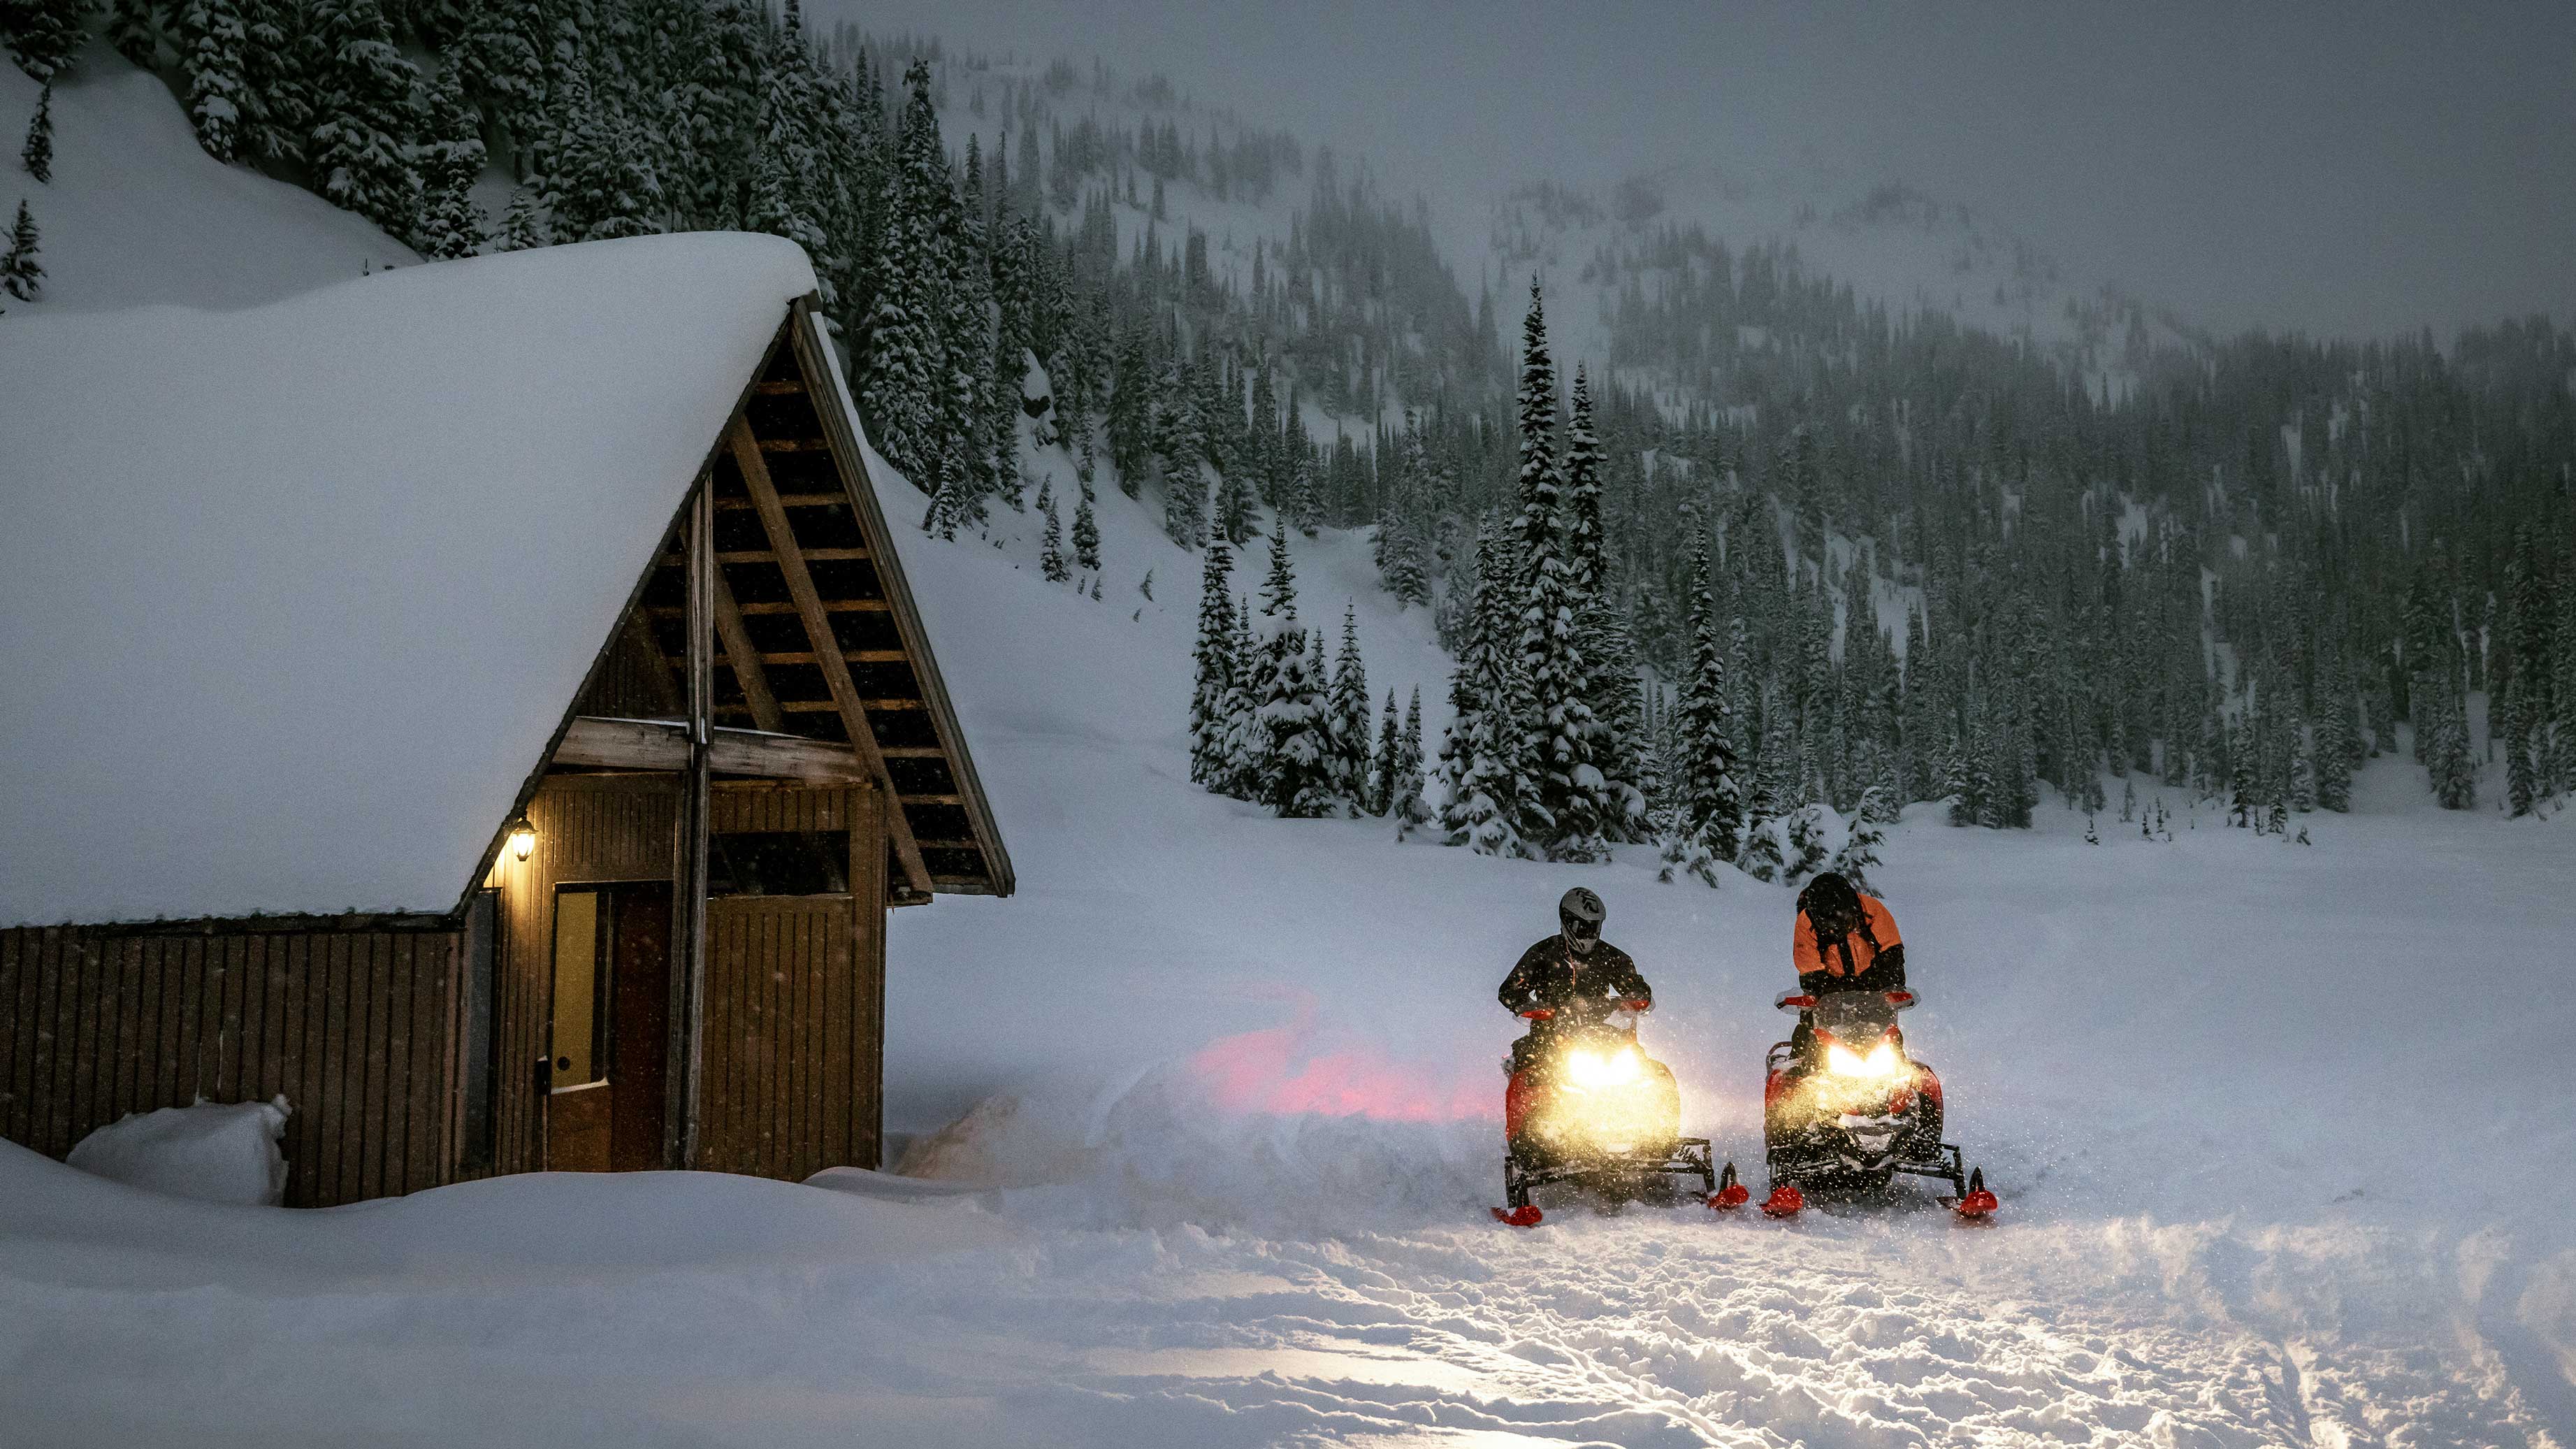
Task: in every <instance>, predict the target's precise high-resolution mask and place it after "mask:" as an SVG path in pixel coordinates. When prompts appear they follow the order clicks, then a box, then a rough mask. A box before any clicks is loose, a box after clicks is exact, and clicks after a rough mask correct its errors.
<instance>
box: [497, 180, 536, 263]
mask: <svg viewBox="0 0 2576 1449" xmlns="http://www.w3.org/2000/svg"><path fill="white" fill-rule="evenodd" d="M493 245H494V247H495V249H496V250H499V251H505V252H523V251H526V250H527V249H528V248H530V247H541V246H544V245H546V225H545V223H544V222H542V221H540V220H539V219H538V218H537V194H536V190H535V188H533V187H527V186H521V187H518V188H516V189H514V190H512V191H511V193H510V206H509V209H508V210H507V211H505V212H503V213H502V214H501V235H500V237H499V238H498V239H497V240H495V242H494V243H493Z"/></svg>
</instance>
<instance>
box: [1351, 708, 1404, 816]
mask: <svg viewBox="0 0 2576 1449" xmlns="http://www.w3.org/2000/svg"><path fill="white" fill-rule="evenodd" d="M1401 731H1402V726H1401V725H1400V724H1399V723H1398V721H1397V717H1396V713H1395V691H1394V690H1392V689H1390V690H1388V691H1387V692H1386V714H1385V716H1384V717H1383V719H1382V720H1381V721H1380V723H1379V725H1378V732H1377V748H1376V750H1375V751H1373V752H1372V753H1371V754H1370V756H1369V773H1368V790H1367V792H1366V794H1365V795H1363V796H1362V798H1361V801H1360V809H1361V810H1363V811H1365V812H1367V813H1368V814H1371V815H1384V814H1385V813H1386V812H1387V811H1388V810H1389V809H1391V808H1392V807H1393V806H1394V804H1395V790H1396V788H1397V786H1396V775H1397V765H1396V762H1397V759H1398V755H1399V752H1400V751H1401V749H1402V748H1403V746H1402V743H1401V737H1402V736H1401Z"/></svg>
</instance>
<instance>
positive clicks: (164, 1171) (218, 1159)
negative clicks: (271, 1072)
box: [63, 1096, 288, 1207]
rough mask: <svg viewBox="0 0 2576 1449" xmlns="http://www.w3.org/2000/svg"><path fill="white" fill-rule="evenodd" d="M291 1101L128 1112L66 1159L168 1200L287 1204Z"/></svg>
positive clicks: (97, 1174) (201, 1103)
mask: <svg viewBox="0 0 2576 1449" xmlns="http://www.w3.org/2000/svg"><path fill="white" fill-rule="evenodd" d="M287 1111H288V1106H287V1101H286V1098H284V1097H282V1096H281V1097H278V1098H276V1099H275V1100H273V1101H267V1102H209V1101H206V1100H204V1099H202V1098H200V1099H199V1100H198V1101H197V1103H196V1104H195V1105H194V1106H189V1107H162V1108H158V1109H156V1110H154V1111H150V1112H128V1113H126V1114H125V1115H124V1116H123V1117H121V1118H118V1119H117V1120H116V1121H114V1122H110V1123H108V1124H107V1125H106V1126H104V1127H101V1128H99V1129H98V1130H97V1131H94V1132H92V1133H90V1134H89V1135H88V1136H87V1137H84V1138H82V1139H81V1140H80V1141H78V1142H75V1143H73V1144H72V1150H71V1153H70V1155H69V1156H67V1157H65V1158H64V1159H63V1160H64V1161H65V1162H67V1163H69V1164H71V1165H72V1166H74V1167H77V1168H79V1169H80V1170H81V1171H83V1172H86V1173H88V1174H90V1175H91V1176H93V1177H104V1178H108V1179H110V1180H112V1181H115V1182H122V1183H128V1184H130V1185H132V1186H135V1187H139V1188H143V1189H145V1190H146V1191H149V1192H157V1193H161V1194H164V1195H166V1196H169V1197H185V1198H195V1199H197V1200H198V1201H200V1202H222V1203H233V1204H236V1205H239V1206H242V1207H275V1206H277V1205H278V1204H279V1203H281V1202H284V1201H285V1200H286V1158H285V1156H284V1154H282V1153H280V1152H279V1151H278V1143H279V1142H281V1141H283V1140H284V1139H285V1136H286V1116H287Z"/></svg>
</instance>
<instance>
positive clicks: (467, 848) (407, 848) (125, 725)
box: [0, 233, 814, 925]
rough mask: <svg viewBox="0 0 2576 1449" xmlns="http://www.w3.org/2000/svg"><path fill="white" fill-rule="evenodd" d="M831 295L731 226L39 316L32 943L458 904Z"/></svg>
mask: <svg viewBox="0 0 2576 1449" xmlns="http://www.w3.org/2000/svg"><path fill="white" fill-rule="evenodd" d="M813 289H814V273H813V269H812V267H811V266H810V265H808V263H807V262H806V260H805V254H804V253H803V252H802V251H801V250H799V249H798V248H797V247H796V246H795V244H794V243H792V242H786V241H782V240H779V239H777V238H775V237H764V236H749V235H736V234H710V233H700V234H692V235H685V236H666V237H642V238H635V239H632V240H625V241H610V242H593V243H588V244H584V245H580V246H565V247H549V248H544V249H540V250H533V251H525V252H511V253H506V254H503V255H500V256H490V257H476V258H472V259H470V260H466V261H457V262H439V263H433V264H429V265H424V266H418V267H406V268H404V269H402V270H400V271H395V272H390V273H382V274H379V275H377V276H373V277H368V278H365V279H364V280H360V281H352V282H347V283H343V284H341V285H338V286H334V287H329V288H325V289H323V290H321V291H317V292H311V293H307V294H304V295H302V296H297V297H292V298H289V299H287V300H285V301H282V302H279V303H276V304H274V305H271V306H267V307H260V308H256V309H252V310H249V311H243V312H232V313H208V312H198V311H192V310H188V309H184V308H177V307H152V308H140V309H135V310H130V311H123V312H107V313H89V314H79V315H54V316H40V317H31V318H27V319H25V320H23V321H22V320H20V319H18V318H14V317H13V318H10V319H8V321H7V324H6V325H7V340H6V343H5V345H0V398H6V399H8V405H7V406H6V407H0V458H6V459H7V460H8V466H7V467H6V468H0V514H5V516H6V517H7V518H8V519H9V526H8V527H6V528H5V529H0V676H5V677H6V678H7V679H8V680H9V688H7V689H6V690H0V758H6V759H10V760H17V761H26V762H40V763H38V764H35V765H33V766H32V767H31V768H27V769H23V770H14V771H10V772H7V773H6V776H5V778H0V925H8V924H16V923H21V922H25V923H34V924H48V923H53V922H62V921H84V922H86V921H130V920H148V919H151V918H154V917H167V918H173V919H184V918H191V917H200V916H240V915H247V914H250V913H252V912H273V913H297V912H307V913H332V912H339V911H347V910H397V911H399V910H420V911H445V910H448V909H450V908H452V907H453V906H454V905H455V904H456V902H457V899H458V897H459V896H460V895H461V894H462V893H463V891H464V890H465V888H466V885H467V883H468V879H469V877H470V876H471V875H472V872H473V869H474V865H475V863H476V861H477V860H478V859H479V858H480V857H481V856H482V854H483V852H484V850H485V848H486V847H487V846H488V845H489V844H490V843H491V841H492V838H493V836H494V834H495V833H496V832H497V831H498V829H499V828H500V825H501V822H502V821H503V819H504V818H505V817H506V816H507V815H508V813H509V810H510V805H511V802H512V801H513V800H514V799H515V798H516V795H517V792H518V789H519V786H520V784H521V782H522V781H524V780H525V779H526V778H527V776H528V773H529V771H531V770H532V769H534V768H535V767H536V764H537V761H538V758H539V756H540V755H541V754H542V753H543V751H544V748H545V745H546V742H547V740H548V739H549V738H550V737H551V736H552V734H553V732H554V729H555V726H556V724H557V723H558V722H559V721H560V720H561V719H562V718H563V714H564V710H565V708H566V707H567V706H568V705H569V703H570V702H571V700H572V697H573V694H574V692H575V691H576V690H577V689H578V688H579V687H580V684H581V680H582V677H583V675H584V674H585V673H586V672H587V671H588V669H589V667H590V665H591V662H592V660H593V659H594V658H595V657H596V656H597V654H598V652H599V649H600V646H601V644H602V643H603V641H605V640H606V639H607V638H608V634H609V630H610V628H611V627H612V626H613V625H614V624H615V623H616V620H617V615H618V612H619V610H620V609H622V608H623V607H624V606H625V603H626V601H627V599H628V597H629V596H630V595H631V593H632V592H633V589H634V585H635V581H636V579H637V578H638V577H640V576H641V575H642V573H643V571H644V569H645V567H646V565H647V564H648V563H649V562H650V560H651V557H652V553H653V549H654V546H655V544H656V543H657V542H658V541H659V540H660V538H661V537H662V535H663V532H664V530H665V529H666V528H668V527H669V525H670V523H671V521H672V518H673V516H674V515H675V514H676V513H677V511H678V509H679V507H680V503H681V501H682V499H683V498H684V497H685V496H686V494H687V492H688V488H689V485H690V483H691V481H692V480H693V479H694V478H695V477H696V475H697V470H698V468H699V466H700V465H701V464H702V463H704V462H705V460H706V457H707V453H708V450H709V449H710V448H711V447H712V446H713V445H714V444H715V441H716V439H717V436H718V433H719V431H720V430H721V429H722V427H723V425H724V421H725V419H726V417H727V416H728V415H729V414H730V413H731V412H732V410H733V407H734V404H735V402H736V401H737V400H738V399H739V398H740V397H741V395H742V393H743V389H744V387H745V386H746V385H747V384H748V383H749V382H750V380H751V376H752V372H753V369H754V368H755V367H756V366H758V364H759V362H760V359H761V358H762V356H763V355H764V354H765V353H766V352H767V350H768V348H769V345H770V343H771V341H772V339H774V338H775V337H776V336H777V332H778V328H779V325H780V323H781V322H782V321H783V320H784V319H785V317H786V315H787V308H788V304H789V302H790V301H791V300H792V299H794V298H796V297H798V296H801V295H803V294H805V293H807V292H810V291H812V290H813Z"/></svg>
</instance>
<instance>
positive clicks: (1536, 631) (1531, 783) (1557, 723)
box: [1516, 279, 1623, 860]
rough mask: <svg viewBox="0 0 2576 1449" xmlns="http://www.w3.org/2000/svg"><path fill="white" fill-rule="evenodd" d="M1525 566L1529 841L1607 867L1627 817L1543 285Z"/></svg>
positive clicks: (1529, 415) (1528, 451) (1531, 330)
mask: <svg viewBox="0 0 2576 1449" xmlns="http://www.w3.org/2000/svg"><path fill="white" fill-rule="evenodd" d="M1519 423H1520V460H1521V466H1520V502H1521V514H1520V552H1521V558H1520V563H1521V567H1522V569H1523V570H1524V571H1525V572H1524V576H1523V585H1522V588H1523V603H1522V605H1521V615H1520V631H1519V640H1518V650H1519V655H1520V674H1521V680H1522V687H1523V689H1524V690H1525V691H1526V693H1527V696H1528V699H1529V708H1530V712H1529V714H1528V715H1527V716H1526V717H1525V718H1523V719H1522V720H1520V721H1517V722H1516V723H1517V725H1518V728H1519V729H1520V730H1521V731H1522V733H1523V734H1524V736H1525V738H1526V739H1527V741H1528V744H1527V746H1526V747H1525V748H1526V752H1527V756H1528V759H1529V768H1530V770H1531V772H1532V774H1531V777H1530V778H1529V780H1528V782H1527V788H1526V789H1524V790H1523V791H1521V792H1520V793H1521V796H1522V798H1521V805H1522V808H1523V813H1522V815H1521V818H1520V820H1519V821H1518V822H1517V823H1518V826H1519V830H1520V834H1521V837H1522V838H1523V839H1524V840H1527V841H1531V842H1534V843H1537V842H1543V843H1544V845H1543V848H1544V850H1545V853H1546V854H1547V855H1548V856H1549V857H1550V858H1552V859H1557V860H1597V859H1599V858H1601V856H1602V855H1603V854H1604V852H1605V848H1606V847H1605V840H1606V833H1607V831H1608V829H1609V827H1610V826H1611V825H1612V824H1613V823H1614V822H1615V821H1617V820H1619V819H1621V818H1623V815H1622V813H1621V812H1619V811H1617V810H1615V809H1614V807H1613V806H1612V805H1611V804H1610V802H1609V800H1608V799H1607V798H1606V795H1607V791H1606V788H1605V786H1606V783H1607V782H1606V781H1604V780H1603V778H1602V776H1601V772H1600V769H1599V767H1598V766H1597V765H1596V764H1595V762H1594V760H1593V753H1592V746H1593V742H1594V740H1595V739H1596V738H1597V736H1598V733H1599V727H1598V723H1597V722H1596V721H1595V720H1594V719H1593V717H1592V706H1591V704H1590V703H1589V702H1588V701H1587V700H1586V699H1585V697H1584V695H1585V690H1586V688H1587V686H1588V685H1589V683H1590V680H1589V678H1588V676H1587V674H1586V672H1585V670H1584V667H1583V656H1582V652H1581V648H1580V645H1579V643H1578V641H1577V640H1576V638H1575V605H1576V602H1577V601H1576V599H1575V596H1574V594H1573V591H1572V587H1571V585H1572V579H1571V576H1570V575H1571V568H1572V566H1571V564H1570V563H1569V561H1568V560H1567V558H1566V551H1565V535H1564V530H1565V519H1564V517H1563V502H1562V497H1561V494H1562V491H1563V483H1564V479H1563V475H1562V473H1561V472H1560V470H1559V467H1558V464H1557V457H1556V367H1555V364H1554V362H1553V361H1552V360H1551V359H1550V358H1549V356H1548V351H1547V319H1546V316H1545V313H1544V311H1543V310H1542V307H1541V303H1540V299H1539V290H1538V283H1537V282H1536V280H1535V279H1533V280H1532V281H1531V283H1530V310H1529V316H1528V318H1527V320H1526V321H1525V322H1524V323H1523V324H1522V328H1521V387H1520V412H1519Z"/></svg>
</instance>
